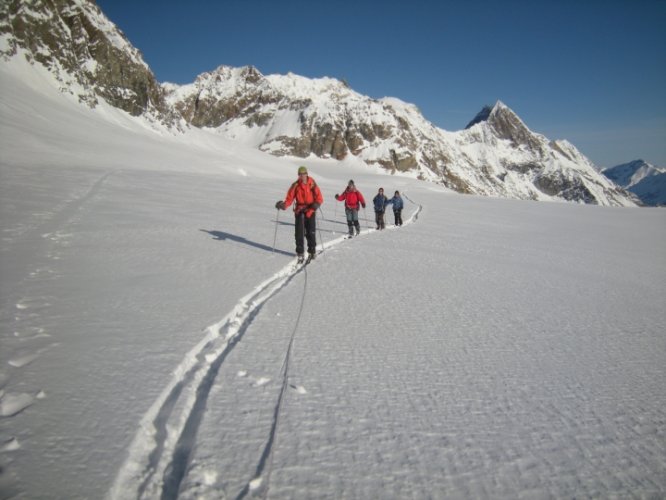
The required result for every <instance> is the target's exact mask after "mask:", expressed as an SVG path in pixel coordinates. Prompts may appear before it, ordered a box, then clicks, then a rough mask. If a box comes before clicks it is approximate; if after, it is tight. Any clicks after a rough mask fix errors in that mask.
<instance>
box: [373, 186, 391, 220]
mask: <svg viewBox="0 0 666 500" xmlns="http://www.w3.org/2000/svg"><path fill="white" fill-rule="evenodd" d="M387 202H388V198H387V197H386V196H385V195H384V188H379V191H378V192H377V196H375V197H374V198H373V199H372V204H373V205H374V207H375V223H376V224H377V229H379V230H382V229H384V227H385V225H384V212H385V211H386V203H387Z"/></svg>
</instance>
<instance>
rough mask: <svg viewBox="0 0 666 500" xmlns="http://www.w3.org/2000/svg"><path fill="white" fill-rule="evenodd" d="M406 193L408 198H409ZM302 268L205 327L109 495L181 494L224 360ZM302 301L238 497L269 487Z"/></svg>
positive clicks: (282, 273)
mask: <svg viewBox="0 0 666 500" xmlns="http://www.w3.org/2000/svg"><path fill="white" fill-rule="evenodd" d="M407 199H408V200H409V198H407ZM409 201H410V202H412V201H411V200H409ZM412 203H414V202H412ZM421 210H422V207H421V206H420V205H417V208H416V210H415V211H414V212H413V213H412V215H411V216H410V218H409V219H408V220H407V221H405V224H409V223H411V222H414V221H415V220H417V218H418V215H419V213H420V211H421ZM373 232H375V230H374V229H366V230H362V231H361V235H367V234H369V233H373ZM346 239H347V237H346V236H340V237H338V238H335V239H333V240H330V241H327V242H326V244H325V248H326V250H329V249H331V248H332V247H335V246H337V245H339V244H340V243H342V242H344V241H345V240H346ZM323 249H324V242H323V241H322V243H321V244H320V245H318V246H317V251H318V252H319V253H322V252H323ZM303 270H305V276H306V279H305V282H306V284H307V270H306V265H304V264H295V263H294V262H291V263H289V264H287V265H286V266H284V267H283V268H282V269H280V270H279V271H278V272H277V273H276V274H274V275H273V276H271V277H270V278H268V279H266V280H265V281H263V282H262V283H260V284H259V285H258V286H256V287H255V288H254V289H253V290H252V291H251V292H250V293H249V294H247V295H245V296H244V297H242V298H241V299H240V300H239V302H238V303H237V304H236V306H235V307H234V308H233V309H232V311H231V312H230V313H228V314H227V315H226V316H225V317H224V318H223V319H222V320H220V321H219V322H218V323H215V324H213V325H211V326H209V327H208V328H206V329H205V332H206V334H205V336H204V338H203V339H202V340H201V341H200V342H199V343H198V344H197V345H196V346H195V347H194V348H193V349H192V350H191V351H190V352H189V353H187V354H186V356H185V358H184V359H183V361H182V362H181V363H180V365H179V366H178V367H177V368H176V370H175V371H174V375H173V378H172V380H171V381H170V382H169V384H168V385H167V387H166V388H165V389H164V391H162V394H161V395H160V396H159V397H158V399H157V400H156V401H155V403H154V404H153V405H152V406H151V408H150V409H149V410H148V412H147V413H146V414H145V415H144V417H143V418H142V419H141V422H140V425H139V430H138V431H137V434H136V435H135V437H134V439H133V442H132V444H131V445H130V449H129V453H128V458H127V459H126V461H125V463H124V464H123V465H122V467H121V468H120V471H119V472H118V474H117V476H116V479H115V481H114V484H113V486H112V488H111V490H110V491H109V494H108V495H107V497H108V498H110V499H125V498H157V497H160V498H162V499H172V498H174V499H175V498H177V497H178V494H179V489H180V485H181V483H182V481H183V479H184V477H185V475H186V472H187V466H188V464H189V458H190V454H191V452H192V450H193V449H194V446H195V445H196V437H197V432H198V429H199V426H200V424H201V420H202V418H203V415H204V411H205V408H206V403H207V400H208V396H209V394H210V391H211V389H212V387H213V385H214V383H215V379H216V377H217V375H218V373H219V371H220V367H221V365H222V364H223V363H224V360H225V359H226V358H227V356H228V354H229V353H230V352H231V351H232V350H233V348H234V346H235V345H236V344H237V343H238V342H239V341H240V340H241V339H242V337H243V335H244V334H245V333H246V332H247V330H248V329H249V327H250V326H251V324H252V322H253V320H254V318H255V317H256V316H257V315H258V314H259V313H260V311H261V309H262V307H263V305H264V304H265V303H266V302H267V301H268V300H269V299H271V298H272V297H273V296H274V295H275V294H277V293H278V292H279V291H280V290H281V289H283V288H284V287H285V286H287V285H288V284H289V283H290V282H291V281H292V279H293V278H294V277H295V276H296V275H297V274H299V273H300V272H301V271H303ZM304 301H305V290H304V291H303V297H302V302H301V309H300V312H299V315H298V319H297V322H296V324H295V326H294V330H293V333H292V337H291V339H290V342H289V346H288V348H287V353H286V356H285V360H284V364H283V367H282V370H281V375H282V386H281V389H280V393H279V396H278V400H277V402H276V405H275V408H274V416H273V423H272V425H271V429H270V432H269V436H268V439H267V443H266V446H265V448H264V450H263V452H262V455H261V457H260V459H259V462H258V464H257V467H256V469H255V475H254V479H252V480H251V481H249V482H248V484H247V486H246V488H245V489H244V490H243V491H242V492H241V493H240V494H239V497H238V498H243V497H244V496H246V495H247V494H248V493H249V492H251V491H252V492H253V491H255V490H256V489H259V488H262V489H263V490H264V491H265V492H267V488H268V479H269V477H270V472H271V465H272V464H271V460H272V455H273V449H274V446H275V438H276V435H277V430H278V424H279V418H280V412H281V411H282V407H283V404H284V395H285V394H286V392H287V391H286V389H287V388H288V386H289V383H288V380H289V373H288V371H289V359H290V354H291V348H292V345H293V340H294V337H295V334H296V332H297V330H298V322H299V321H300V317H301V313H302V311H303V306H304ZM267 465H268V467H267ZM263 476H266V477H263Z"/></svg>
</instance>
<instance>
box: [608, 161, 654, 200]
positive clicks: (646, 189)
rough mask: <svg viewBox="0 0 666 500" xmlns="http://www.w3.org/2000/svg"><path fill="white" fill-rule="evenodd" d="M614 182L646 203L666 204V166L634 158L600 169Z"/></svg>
mask: <svg viewBox="0 0 666 500" xmlns="http://www.w3.org/2000/svg"><path fill="white" fill-rule="evenodd" d="M602 173H603V174H604V175H605V176H606V177H608V178H609V179H611V180H612V181H613V182H615V183H616V184H618V185H620V186H622V187H624V188H625V189H627V190H628V191H631V192H632V193H634V194H635V195H636V196H638V197H639V198H640V200H641V201H642V202H643V203H644V204H646V205H666V168H659V167H655V166H654V165H651V164H650V163H647V162H646V161H644V160H635V161H632V162H629V163H623V164H622V165H617V166H615V167H610V168H607V169H604V170H602Z"/></svg>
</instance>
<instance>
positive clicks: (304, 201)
mask: <svg viewBox="0 0 666 500" xmlns="http://www.w3.org/2000/svg"><path fill="white" fill-rule="evenodd" d="M292 203H293V205H294V216H295V223H296V231H295V239H296V255H297V256H298V260H299V262H302V261H303V259H304V242H303V238H304V237H305V239H306V240H307V243H308V255H309V259H314V258H315V254H316V250H317V236H316V230H317V222H316V220H317V217H316V215H315V212H316V211H317V209H318V208H319V206H320V205H321V204H322V203H324V197H323V196H322V194H321V190H320V189H319V186H317V183H316V182H315V181H314V179H313V178H312V177H310V176H309V175H308V169H307V168H306V167H299V168H298V180H297V181H296V182H294V183H293V184H292V185H291V187H290V188H289V190H288V191H287V196H286V198H285V199H284V201H278V202H277V203H276V204H275V208H277V209H279V210H286V209H287V207H289V206H291V205H292Z"/></svg>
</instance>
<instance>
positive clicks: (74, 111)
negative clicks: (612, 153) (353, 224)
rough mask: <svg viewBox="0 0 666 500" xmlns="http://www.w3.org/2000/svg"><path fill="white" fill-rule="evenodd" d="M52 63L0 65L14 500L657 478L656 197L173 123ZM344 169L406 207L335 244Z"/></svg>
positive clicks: (6, 460)
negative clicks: (650, 205)
mask: <svg viewBox="0 0 666 500" xmlns="http://www.w3.org/2000/svg"><path fill="white" fill-rule="evenodd" d="M36 71H37V70H35V69H34V68H32V67H27V66H23V65H21V64H19V63H17V62H16V61H12V62H10V63H0V88H1V89H2V91H1V92H0V151H2V153H0V155H1V156H0V180H1V183H0V214H1V215H2V226H1V228H2V246H1V248H0V272H1V273H2V274H1V278H2V281H1V283H2V286H1V287H0V325H1V327H2V328H1V329H0V332H1V333H0V470H2V473H0V492H2V497H3V498H14V497H16V498H44V497H49V498H71V499H75V498H102V497H104V496H108V497H109V498H160V497H161V498H176V497H180V498H224V497H236V498H243V497H246V496H255V495H263V496H269V497H271V498H304V497H306V498H309V497H317V498H341V497H348V498H368V497H370V498H424V497H432V498H444V497H446V498H468V497H480V498H516V497H519V496H531V497H551V496H553V497H661V496H663V495H664V494H665V493H666V479H665V478H666V440H665V438H664V422H666V390H665V389H664V387H666V368H665V367H666V342H665V338H664V332H663V325H664V324H665V323H666V313H665V309H664V297H665V296H666V279H665V278H666V259H665V258H664V255H665V254H664V251H663V249H664V245H665V244H666V224H665V219H666V212H664V211H663V210H658V209H630V208H607V207H595V206H582V205H572V204H541V203H533V202H525V201H512V200H497V199H490V198H482V197H476V196H462V195H457V194H452V193H451V192H448V191H446V190H444V189H442V188H440V187H437V186H434V185H432V184H428V183H421V182H417V181H415V180H413V179H409V178H404V177H390V176H384V175H379V174H378V173H373V172H371V171H369V170H368V169H367V167H365V166H359V165H355V164H353V163H351V162H350V163H338V162H335V161H324V160H318V159H317V160H314V159H312V160H307V161H305V162H303V161H302V160H290V159H288V158H274V157H270V156H267V155H265V154H262V153H260V152H257V151H254V150H251V149H247V148H246V147H244V146H241V145H239V144H237V143H234V142H231V141H225V140H224V139H221V138H220V137H218V136H215V135H212V134H208V133H206V131H201V130H194V131H191V133H188V134H187V135H185V136H183V135H177V136H176V135H171V134H169V133H168V132H165V131H162V130H160V129H156V128H155V126H154V125H149V124H144V123H143V122H141V121H140V120H137V119H132V118H130V117H128V115H125V114H124V113H122V112H120V111H118V110H115V109H112V108H109V107H106V106H104V105H100V106H99V107H98V108H97V109H96V110H90V109H88V108H87V107H84V106H81V105H80V104H78V103H76V102H74V101H70V100H68V99H67V98H66V97H63V96H62V95H61V94H59V93H58V92H57V90H55V89H53V87H52V86H51V82H50V81H49V80H48V79H49V77H48V76H46V75H44V74H42V73H38V72H36ZM300 163H305V164H306V165H307V166H308V167H309V169H310V172H311V174H312V175H313V177H314V178H315V179H316V180H317V182H318V184H319V185H320V186H321V188H322V190H323V193H324V197H325V203H324V205H323V206H322V212H321V214H320V216H319V221H318V222H319V230H318V239H319V241H320V245H321V246H320V249H321V250H322V253H321V255H319V257H318V258H317V260H316V261H315V262H313V263H312V264H310V265H309V266H308V267H306V268H303V269H301V268H295V267H294V265H293V255H292V251H293V221H292V217H291V215H290V214H289V213H285V212H281V213H279V214H276V211H275V209H274V208H273V205H274V203H275V201H276V200H277V199H280V198H282V197H283V196H284V194H285V192H286V189H287V187H288V186H289V183H290V182H292V181H293V180H294V179H295V177H296V176H295V172H296V167H297V166H298V165H299V164H300ZM349 178H353V179H354V180H355V181H356V184H357V186H359V188H360V189H361V191H362V192H363V193H364V194H365V196H366V198H371V197H372V196H374V194H375V193H376V190H377V188H378V187H380V186H383V187H384V188H385V190H386V191H387V192H388V193H391V192H393V191H394V190H395V189H400V190H401V192H404V193H405V194H406V195H407V196H408V200H409V201H408V202H407V204H406V209H405V214H404V219H405V221H406V224H405V225H404V226H403V227H401V228H393V227H391V228H389V229H387V230H385V231H382V232H378V231H374V229H373V227H372V224H371V223H370V222H369V221H368V220H367V219H372V214H371V213H370V212H369V211H368V213H364V214H363V217H364V221H363V224H364V226H365V227H364V231H363V234H362V235H361V236H360V237H358V238H356V239H352V240H343V239H342V237H341V236H342V234H343V233H344V232H345V229H346V226H345V223H344V220H343V217H344V216H343V210H342V207H341V206H336V202H335V201H334V199H333V195H334V194H335V193H336V192H339V191H340V190H341V189H342V188H343V187H344V186H345V185H346V182H347V180H348V179H349ZM276 216H277V217H276ZM387 219H388V221H389V222H392V214H388V215H387ZM276 230H277V231H276ZM274 237H275V238H276V245H275V247H274V248H273V239H274Z"/></svg>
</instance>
